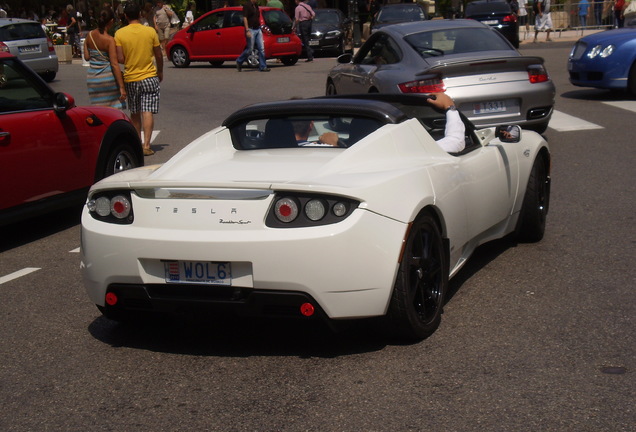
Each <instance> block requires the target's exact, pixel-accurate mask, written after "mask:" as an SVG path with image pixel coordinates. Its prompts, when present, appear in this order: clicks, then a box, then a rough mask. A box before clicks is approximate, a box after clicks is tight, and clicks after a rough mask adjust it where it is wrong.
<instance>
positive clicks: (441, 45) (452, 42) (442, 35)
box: [404, 28, 512, 58]
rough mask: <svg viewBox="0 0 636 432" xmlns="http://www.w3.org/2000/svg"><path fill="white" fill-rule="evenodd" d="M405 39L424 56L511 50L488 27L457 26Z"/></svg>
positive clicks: (411, 35)
mask: <svg viewBox="0 0 636 432" xmlns="http://www.w3.org/2000/svg"><path fill="white" fill-rule="evenodd" d="M404 40H405V41H406V42H407V43H408V44H409V45H410V46H411V47H413V49H414V50H415V51H416V52H417V53H418V54H419V55H421V56H422V57H424V58H428V57H437V56H442V55H449V54H465V53H472V52H479V51H510V50H511V49H512V48H510V45H508V43H507V42H506V41H505V40H504V39H503V38H502V37H501V36H499V34H497V33H495V32H494V31H492V30H490V29H488V28H455V29H446V30H435V31H427V32H420V33H414V34H410V35H408V36H406V37H405V38H404Z"/></svg>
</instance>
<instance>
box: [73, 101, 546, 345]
mask: <svg viewBox="0 0 636 432" xmlns="http://www.w3.org/2000/svg"><path fill="white" fill-rule="evenodd" d="M462 119H463V121H464V123H465V125H466V137H465V139H466V148H465V150H463V151H462V152H461V153H458V154H448V153H446V152H444V151H443V150H442V149H441V148H440V147H439V146H438V145H437V143H436V142H435V140H436V139H438V138H440V134H443V132H444V124H445V115H444V113H441V112H438V111H436V110H435V109H433V108H432V107H430V106H427V105H426V104H423V103H422V98H421V96H409V95H363V96H347V97H324V98H315V99H303V100H287V101H281V102H271V103H261V104H256V105H251V106H248V107H246V108H243V109H241V110H239V111H237V112H235V113H233V114H232V115H230V116H229V117H228V118H227V119H226V120H225V122H224V123H223V125H222V126H220V127H217V128H216V129H214V130H212V131H210V132H208V133H207V134H205V135H203V136H202V137H200V138H198V139H197V140H195V141H194V142H192V143H191V144H189V145H188V146H186V147H185V148H184V149H183V150H182V151H180V152H179V153H178V154H177V155H176V156H174V157H173V158H172V159H170V160H169V161H168V162H167V163H165V164H163V165H160V166H158V165H157V166H148V167H144V168H138V169H134V170H129V171H125V172H123V173H120V174H117V175H114V176H112V177H108V178H106V179H104V180H102V181H100V182H99V183H97V184H95V185H94V186H93V187H92V189H91V191H90V194H89V197H88V201H87V204H86V206H85V208H84V211H83V215H82V247H81V269H82V273H83V277H84V281H85V285H86V289H87V291H88V295H89V297H90V299H91V301H92V302H93V303H95V304H96V305H97V307H98V308H99V309H100V310H101V311H102V313H103V314H104V315H105V316H106V317H108V318H112V319H115V320H125V319H127V318H130V317H131V316H135V315H137V314H139V313H141V312H148V311H149V312H184V311H190V310H192V309H197V308H202V309H206V310H212V311H215V310H217V311H219V312H220V313H221V312H226V311H231V312H236V313H237V314H239V315H249V316H254V315H255V316H265V317H268V316H272V317H273V316H275V317H281V316H283V317H298V318H300V319H316V318H322V319H325V320H327V321H328V322H332V323H333V322H337V321H339V320H348V319H358V318H366V317H385V320H386V326H387V328H390V329H391V330H392V331H393V332H394V333H395V334H397V335H399V336H401V337H404V338H409V339H416V340H417V339H422V338H425V337H427V336H428V335H430V334H431V333H432V332H434V331H435V329H436V328H437V326H438V325H439V322H440V317H441V311H442V307H443V304H444V297H445V294H446V288H447V285H448V280H449V278H450V277H452V276H453V275H455V274H456V273H457V272H458V271H459V269H460V268H461V267H462V265H463V264H464V263H465V262H466V260H467V259H468V258H469V256H470V255H471V253H472V252H473V251H474V250H475V248H476V247H477V246H479V245H480V244H482V243H484V242H487V241H490V240H493V239H497V238H501V237H504V236H506V235H508V234H511V233H514V234H515V235H516V236H517V237H518V238H519V239H520V240H525V241H538V240H540V239H541V238H542V237H543V233H544V229H545V220H546V215H547V213H548V204H549V194H550V172H549V171H550V153H549V150H548V145H547V143H546V141H545V140H544V139H543V138H542V137H541V136H540V135H538V134H537V133H535V132H531V131H526V130H521V129H520V128H519V127H517V126H502V127H497V128H494V127H493V128H487V129H481V130H475V129H474V127H473V125H472V124H471V123H470V122H469V121H468V120H466V119H465V118H464V117H463V116H462ZM303 131H304V132H305V135H304V136H301V135H303ZM307 132H308V134H307ZM326 132H335V133H337V137H338V145H337V146H331V145H325V144H323V143H321V142H320V139H319V137H320V136H323V137H324V136H326V135H325V133H326ZM510 132H512V133H510ZM307 135H308V136H307ZM334 135H335V134H333V133H332V134H331V136H332V137H333V136H334Z"/></svg>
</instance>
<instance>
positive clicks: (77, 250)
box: [69, 248, 80, 253]
mask: <svg viewBox="0 0 636 432" xmlns="http://www.w3.org/2000/svg"><path fill="white" fill-rule="evenodd" d="M79 251H80V248H75V249H73V250H70V251H69V252H70V253H79Z"/></svg>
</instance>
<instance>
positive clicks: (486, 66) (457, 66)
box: [415, 56, 544, 78]
mask: <svg viewBox="0 0 636 432" xmlns="http://www.w3.org/2000/svg"><path fill="white" fill-rule="evenodd" d="M543 63H544V61H543V58H542V57H526V56H523V57H494V58H493V57H490V58H472V59H457V60H453V59H450V60H444V62H443V63H439V64H436V65H434V66H431V67H430V68H428V69H426V70H423V71H421V72H418V73H416V74H415V76H416V77H417V78H421V77H425V76H426V75H430V74H432V73H436V72H438V70H440V69H442V70H443V71H444V75H446V76H453V75H466V73H467V72H468V74H470V75H473V74H478V73H488V72H514V71H518V70H520V69H527V68H528V66H533V65H539V66H543Z"/></svg>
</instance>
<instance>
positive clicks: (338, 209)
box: [333, 202, 347, 217]
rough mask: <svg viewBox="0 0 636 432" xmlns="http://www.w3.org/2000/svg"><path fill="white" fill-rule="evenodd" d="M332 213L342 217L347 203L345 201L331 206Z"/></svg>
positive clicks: (345, 212) (345, 211)
mask: <svg viewBox="0 0 636 432" xmlns="http://www.w3.org/2000/svg"><path fill="white" fill-rule="evenodd" d="M333 214H335V215H336V216H338V217H342V216H344V215H346V214H347V205H346V204H345V203H341V202H339V203H336V204H335V205H334V206H333Z"/></svg>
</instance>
